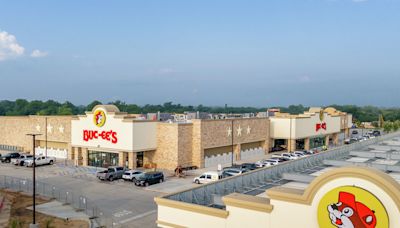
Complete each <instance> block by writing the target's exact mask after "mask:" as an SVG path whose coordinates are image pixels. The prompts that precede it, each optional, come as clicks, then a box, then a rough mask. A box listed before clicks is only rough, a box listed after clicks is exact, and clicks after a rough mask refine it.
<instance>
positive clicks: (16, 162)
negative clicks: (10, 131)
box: [11, 154, 33, 166]
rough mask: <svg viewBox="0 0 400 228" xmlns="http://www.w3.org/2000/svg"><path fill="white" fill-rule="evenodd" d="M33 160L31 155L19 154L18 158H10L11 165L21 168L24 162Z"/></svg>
mask: <svg viewBox="0 0 400 228" xmlns="http://www.w3.org/2000/svg"><path fill="white" fill-rule="evenodd" d="M30 158H33V155H30V154H21V156H20V157H18V158H11V164H14V165H20V166H23V165H24V164H25V160H27V159H30Z"/></svg>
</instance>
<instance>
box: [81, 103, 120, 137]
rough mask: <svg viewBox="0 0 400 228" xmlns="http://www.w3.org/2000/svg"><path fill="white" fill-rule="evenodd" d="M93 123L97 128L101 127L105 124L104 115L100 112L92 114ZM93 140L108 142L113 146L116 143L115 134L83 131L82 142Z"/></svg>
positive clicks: (113, 132)
mask: <svg viewBox="0 0 400 228" xmlns="http://www.w3.org/2000/svg"><path fill="white" fill-rule="evenodd" d="M93 122H94V124H95V125H96V126H97V127H103V126H104V124H105V123H106V114H105V112H104V111H102V110H96V111H95V112H94V113H93ZM93 139H102V140H106V141H110V142H111V143H113V144H116V143H117V142H118V138H117V132H115V131H113V130H110V131H98V130H83V140H84V141H86V142H88V141H90V140H93Z"/></svg>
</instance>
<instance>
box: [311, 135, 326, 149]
mask: <svg viewBox="0 0 400 228" xmlns="http://www.w3.org/2000/svg"><path fill="white" fill-rule="evenodd" d="M323 145H325V137H324V136H321V137H316V138H311V139H310V148H311V149H313V148H317V147H322V146H323Z"/></svg>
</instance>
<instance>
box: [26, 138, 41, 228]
mask: <svg viewBox="0 0 400 228" xmlns="http://www.w3.org/2000/svg"><path fill="white" fill-rule="evenodd" d="M26 135H27V136H32V154H33V162H32V170H33V174H32V175H33V180H32V184H33V188H32V189H33V192H32V200H33V205H32V207H33V218H32V224H29V228H38V227H39V225H38V224H36V173H35V171H36V162H35V159H36V158H35V142H36V136H39V135H42V134H26Z"/></svg>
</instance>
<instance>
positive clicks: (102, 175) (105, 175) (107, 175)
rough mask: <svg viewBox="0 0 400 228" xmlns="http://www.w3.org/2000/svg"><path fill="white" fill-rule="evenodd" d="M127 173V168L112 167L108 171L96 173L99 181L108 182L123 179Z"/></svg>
mask: <svg viewBox="0 0 400 228" xmlns="http://www.w3.org/2000/svg"><path fill="white" fill-rule="evenodd" d="M124 173H125V168H124V167H121V166H111V167H108V169H106V170H103V171H99V172H97V173H96V177H97V178H98V179H99V180H108V181H114V180H117V179H121V178H122V175H124Z"/></svg>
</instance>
